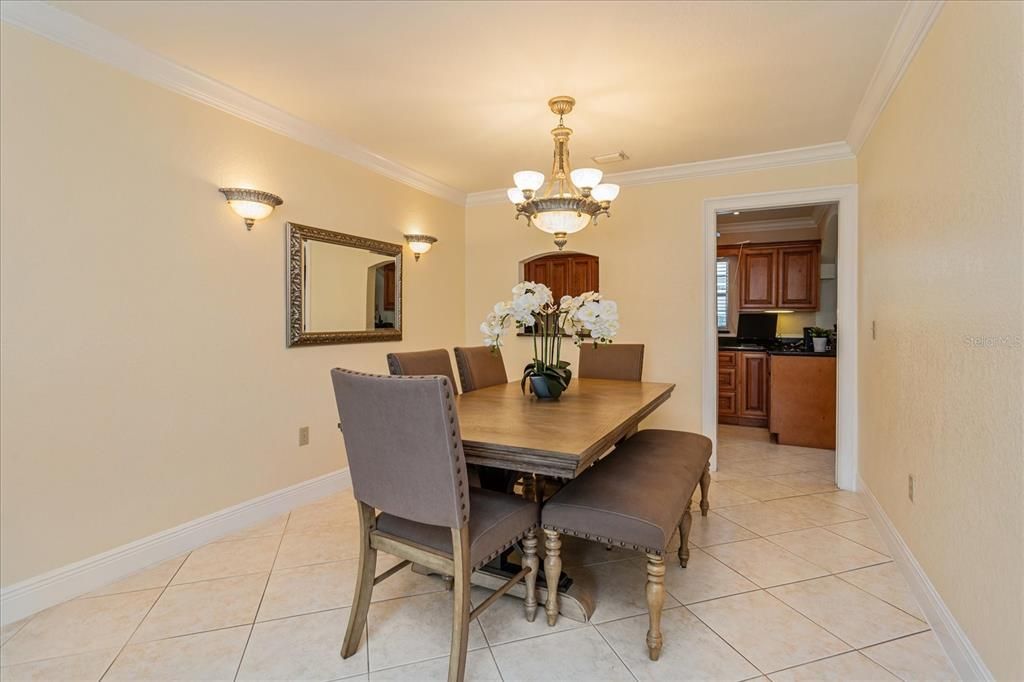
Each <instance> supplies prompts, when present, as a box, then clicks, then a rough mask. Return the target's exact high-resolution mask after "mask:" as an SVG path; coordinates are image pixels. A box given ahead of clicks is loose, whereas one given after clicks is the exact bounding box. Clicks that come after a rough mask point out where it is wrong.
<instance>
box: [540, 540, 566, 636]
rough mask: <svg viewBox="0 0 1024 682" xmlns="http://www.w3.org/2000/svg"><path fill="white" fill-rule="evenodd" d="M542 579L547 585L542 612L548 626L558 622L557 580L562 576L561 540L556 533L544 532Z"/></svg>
mask: <svg viewBox="0 0 1024 682" xmlns="http://www.w3.org/2000/svg"><path fill="white" fill-rule="evenodd" d="M544 550H545V555H544V579H545V580H546V581H547V584H548V598H547V603H546V604H545V605H544V610H545V611H546V612H547V614H548V625H554V624H555V623H557V622H558V579H559V577H560V576H561V575H562V539H561V538H560V537H559V535H558V531H554V530H547V529H545V530H544Z"/></svg>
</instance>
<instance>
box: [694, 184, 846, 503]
mask: <svg viewBox="0 0 1024 682" xmlns="http://www.w3.org/2000/svg"><path fill="white" fill-rule="evenodd" d="M704 207H705V225H704V227H705V247H706V249H705V251H706V253H705V268H706V271H705V274H706V277H705V293H706V299H705V300H706V302H707V315H706V320H707V333H706V334H705V349H704V350H705V353H704V377H703V378H704V381H703V426H704V433H705V434H707V435H709V436H710V437H712V440H714V441H715V450H714V455H713V459H712V465H713V468H714V469H716V470H718V469H719V468H720V467H722V466H723V464H724V463H725V461H726V460H728V461H729V462H731V464H730V467H729V468H730V469H733V468H734V469H736V471H730V472H723V474H722V475H723V476H728V477H742V475H743V474H744V472H746V473H748V474H749V475H750V476H751V477H752V478H755V477H756V478H759V479H760V478H762V477H768V476H773V475H779V474H781V475H788V476H789V478H791V479H792V480H791V481H782V480H781V476H780V479H778V480H779V483H780V484H781V483H788V484H790V485H799V484H806V485H809V486H812V487H813V486H814V485H820V484H821V483H820V482H819V481H820V480H823V479H824V478H825V477H827V478H828V481H827V484H828V485H831V483H832V480H833V477H834V481H835V482H836V483H837V484H838V486H839V487H840V488H843V489H846V490H855V489H856V485H857V480H856V479H857V462H856V438H857V433H856V428H857V426H856V425H857V422H856V395H857V393H856V343H857V338H856V324H857V319H856V267H855V263H856V226H857V223H856V187H855V186H840V187H826V188H817V189H809V190H797V191H792V192H777V193H769V194H756V195H744V196H736V197H723V198H717V199H708V200H705V202H704ZM844 256H845V257H844ZM816 339H817V340H816ZM833 452H834V454H833ZM723 458H725V459H723ZM738 460H739V461H744V462H746V463H745V464H739V463H738ZM797 463H799V464H800V465H801V466H796V464H797ZM803 464H807V465H808V466H806V467H803V466H802V465H803ZM801 468H802V469H804V470H806V471H808V472H811V473H808V475H806V476H803V475H802V472H801V471H798V469H801ZM803 479H807V480H806V481H804V480H803ZM769 483H770V481H769ZM780 490H781V487H780ZM780 496H781V495H780Z"/></svg>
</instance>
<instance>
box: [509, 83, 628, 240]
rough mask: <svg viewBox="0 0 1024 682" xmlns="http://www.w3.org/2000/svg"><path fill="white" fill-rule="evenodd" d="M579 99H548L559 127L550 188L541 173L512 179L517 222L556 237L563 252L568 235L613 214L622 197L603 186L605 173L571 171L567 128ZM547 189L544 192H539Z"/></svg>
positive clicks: (511, 197) (613, 187) (521, 174)
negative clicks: (523, 220) (522, 218)
mask: <svg viewBox="0 0 1024 682" xmlns="http://www.w3.org/2000/svg"><path fill="white" fill-rule="evenodd" d="M575 104H576V100H575V99H573V98H572V97H569V96H567V95H560V96H558V97H552V98H551V99H550V100H548V107H549V108H550V109H551V112H552V113H554V114H557V115H558V126H557V127H555V128H554V129H553V130H552V131H551V135H552V137H554V140H555V149H554V153H553V161H552V164H551V176H550V178H548V182H547V185H546V186H545V184H544V174H543V173H541V172H540V171H534V170H526V171H519V172H518V173H516V174H515V175H513V176H512V179H513V180H514V181H515V183H516V186H515V187H513V188H512V189H510V190H508V198H509V201H511V202H512V203H513V204H515V207H516V219H517V220H518V219H519V217H520V216H526V219H527V221H528V222H529V223H530V224H531V225H533V226H534V227H536V228H537V229H539V230H542V231H543V232H547V233H548V234H551V235H554V237H555V245H556V246H557V247H558V250H559V251H561V250H562V248H564V247H565V244H566V242H567V241H568V236H569V235H570V234H573V233H574V232H579V231H580V230H582V229H583V228H585V227H586V226H587V225H589V224H590V223H591V222H593V223H594V224H595V225H596V224H597V218H598V216H602V215H606V216H607V215H611V214H610V213H609V211H608V209H609V208H610V207H611V204H612V202H613V201H614V200H615V198H616V197H617V196H618V195H619V186H618V185H614V184H611V183H603V184H602V183H601V178H602V177H603V175H604V174H603V173H602V172H601V171H600V170H599V169H597V168H577V169H576V170H573V169H572V166H571V165H570V163H569V136H570V135H572V128H568V127H566V125H565V115H566V114H568V113H570V112H571V111H572V109H573V106H575ZM542 187H544V191H543V192H540V191H539V190H540V189H541V188H542Z"/></svg>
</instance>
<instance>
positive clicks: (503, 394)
mask: <svg viewBox="0 0 1024 682" xmlns="http://www.w3.org/2000/svg"><path fill="white" fill-rule="evenodd" d="M674 388H675V384H671V383H659V382H650V381H616V380H610V379H586V378H576V379H573V381H572V382H571V383H570V385H569V388H568V389H567V390H566V391H564V392H563V393H562V395H561V397H560V399H558V400H540V399H538V398H536V397H534V396H532V395H530V394H529V393H526V394H524V393H523V391H522V389H521V388H520V383H519V382H518V381H513V382H510V383H507V384H498V385H496V386H490V387H488V388H482V389H479V390H476V391H471V392H469V393H463V394H462V395H459V396H457V397H456V398H455V402H456V407H457V411H458V416H459V425H460V429H461V432H462V446H463V451H464V452H465V455H466V461H467V462H468V463H470V464H477V465H481V466H486V467H493V468H497V469H505V470H510V471H513V472H517V474H518V475H519V476H522V480H523V485H522V489H521V492H522V494H523V495H524V496H526V497H530V498H532V499H535V500H536V501H538V502H543V499H544V497H545V491H550V490H552V489H554V488H556V487H557V485H558V484H559V483H560V482H565V481H567V480H569V479H573V478H576V477H577V476H579V475H581V474H582V473H583V472H585V471H586V470H587V469H588V468H589V467H591V466H592V465H593V464H594V463H595V462H597V461H598V460H599V459H601V458H602V457H606V456H607V457H614V456H615V452H614V447H615V444H616V443H618V442H619V441H621V440H622V439H624V438H627V437H628V436H630V435H632V434H633V433H635V432H636V431H637V429H638V428H639V425H640V422H641V421H642V420H643V419H645V418H646V417H648V416H649V415H650V414H651V413H652V412H654V411H655V410H656V409H657V408H658V407H659V406H660V405H661V404H663V403H664V402H665V401H666V400H668V399H669V397H671V395H672V391H673V389H674ZM638 494H642V491H638ZM509 561H510V559H509V558H508V557H502V562H495V563H493V564H490V565H488V566H486V567H484V568H483V569H481V570H479V571H477V572H476V573H475V574H474V577H473V582H474V584H478V585H481V586H482V587H489V588H491V589H497V588H498V587H500V586H501V585H502V584H503V583H504V582H505V580H507V578H508V574H509V571H512V572H513V573H512V574H513V575H514V572H515V571H517V570H518V566H510V565H508V562H509ZM502 563H504V564H505V565H502ZM542 579H543V575H541V576H539V577H538V583H537V587H538V589H541V590H546V589H547V586H546V584H545V583H544V581H543V580H542ZM517 588H518V589H514V590H513V591H510V592H509V594H511V595H513V596H515V595H517V594H518V596H520V597H522V596H523V594H524V592H523V587H522V585H521V584H520V585H519V586H517ZM591 588H592V585H590V584H588V581H587V580H585V579H584V580H574V579H573V577H572V575H571V574H566V573H563V576H562V578H561V579H560V580H559V593H560V598H559V605H560V612H561V614H562V615H563V616H565V617H567V618H570V619H572V620H576V621H582V622H586V621H588V620H589V619H590V616H591V615H592V614H593V611H594V606H595V603H594V595H593V590H592V589H591Z"/></svg>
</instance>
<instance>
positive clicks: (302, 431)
mask: <svg viewBox="0 0 1024 682" xmlns="http://www.w3.org/2000/svg"><path fill="white" fill-rule="evenodd" d="M303 445H309V427H308V426H300V427H299V447H302V446H303Z"/></svg>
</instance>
